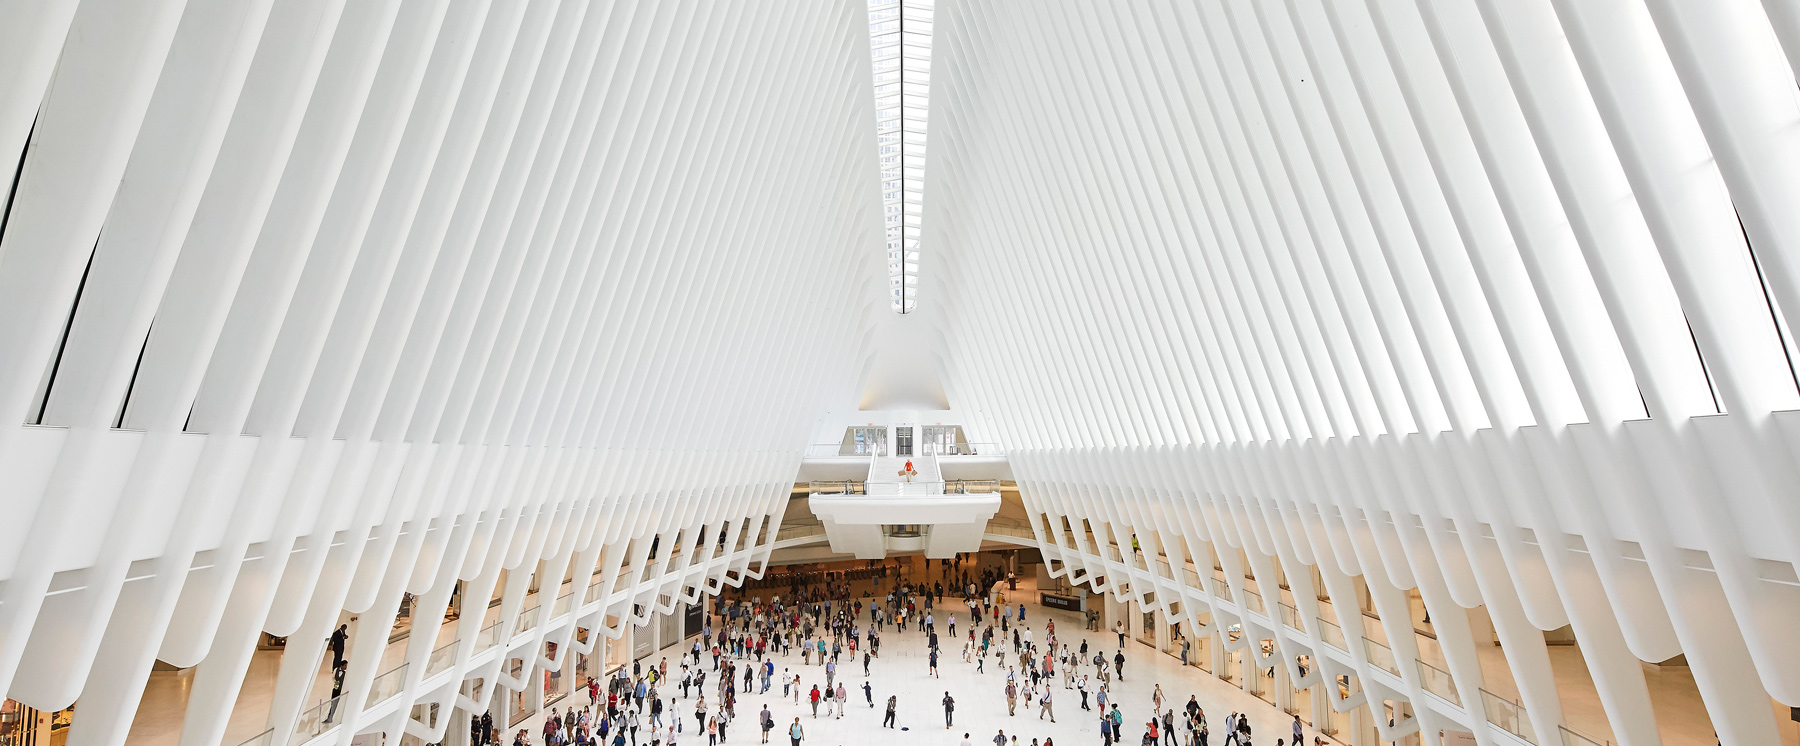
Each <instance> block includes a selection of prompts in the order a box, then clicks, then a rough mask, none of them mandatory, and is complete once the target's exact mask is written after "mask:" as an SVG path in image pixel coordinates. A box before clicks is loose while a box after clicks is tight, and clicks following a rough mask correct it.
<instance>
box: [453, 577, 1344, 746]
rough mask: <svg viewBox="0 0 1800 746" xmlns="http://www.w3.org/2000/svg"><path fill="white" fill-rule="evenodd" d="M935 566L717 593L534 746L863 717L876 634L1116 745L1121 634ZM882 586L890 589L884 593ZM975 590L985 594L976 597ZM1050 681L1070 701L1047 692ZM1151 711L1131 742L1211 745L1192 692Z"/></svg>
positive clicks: (1281, 744) (790, 733)
mask: <svg viewBox="0 0 1800 746" xmlns="http://www.w3.org/2000/svg"><path fill="white" fill-rule="evenodd" d="M938 564H939V566H940V567H939V573H937V575H938V577H936V578H935V579H934V578H932V577H931V576H932V573H931V571H930V562H929V561H928V562H927V564H926V568H927V570H926V577H925V578H920V579H913V578H908V577H906V575H905V573H903V572H900V571H899V568H893V569H894V571H893V572H892V573H891V574H890V572H889V570H890V568H889V566H887V565H885V564H882V565H871V566H870V567H869V568H866V569H860V568H859V569H857V570H851V571H849V572H851V573H854V574H855V575H856V576H857V577H854V578H852V577H846V576H845V575H844V574H842V573H840V572H835V571H833V572H827V571H819V572H804V573H791V574H789V577H788V578H787V580H788V581H789V582H788V583H786V584H785V586H786V587H785V590H786V594H785V595H783V596H775V597H772V598H769V599H767V600H764V599H763V598H762V597H761V596H750V591H753V590H756V589H740V591H739V592H738V593H735V594H732V596H731V598H729V599H725V598H721V599H719V601H718V603H717V606H716V609H715V611H716V613H715V614H712V615H709V616H708V618H707V621H706V623H705V625H704V628H703V629H702V630H701V635H700V638H699V639H698V640H696V641H695V642H694V644H693V646H692V647H691V648H689V649H688V650H687V651H686V655H683V656H682V657H681V658H679V659H678V660H677V662H676V663H675V664H674V665H675V667H674V669H673V670H671V664H670V662H669V661H668V659H667V658H663V659H661V660H659V661H658V662H657V663H656V664H655V665H646V664H645V663H644V661H642V660H640V661H637V662H635V663H633V664H632V665H631V666H630V667H629V668H625V667H621V668H620V669H619V670H618V671H617V672H616V674H615V675H613V676H611V677H608V682H607V684H606V686H605V690H606V691H605V694H604V696H602V694H601V691H600V690H601V685H600V684H599V683H598V682H596V681H594V680H593V679H591V678H590V679H589V680H588V681H587V683H586V686H585V689H586V693H587V695H588V703H587V704H586V705H585V706H581V707H580V708H579V709H577V708H576V707H573V706H571V707H569V708H568V709H567V710H566V711H563V712H558V711H557V710H556V709H554V708H553V709H552V710H551V711H550V712H549V713H547V717H546V718H545V720H544V724H543V730H542V738H543V741H542V743H543V746H571V745H573V746H639V744H640V743H647V746H676V744H677V742H678V741H680V742H682V743H686V744H698V743H699V742H700V739H701V738H702V737H704V739H705V743H706V746H719V744H722V743H726V742H727V740H728V739H727V733H728V732H731V731H733V730H735V727H734V724H735V721H736V720H737V718H738V711H737V705H738V699H739V696H740V695H771V694H772V693H773V691H774V690H775V688H776V687H779V688H780V694H779V696H780V697H781V698H783V699H790V700H791V701H792V703H793V704H795V705H802V706H803V707H805V708H806V709H803V710H802V712H803V713H810V715H811V717H812V718H814V719H817V718H820V717H824V718H828V719H841V718H843V717H844V715H845V713H846V711H847V710H848V709H849V707H850V706H851V705H850V698H851V692H852V691H853V690H855V689H861V694H862V698H863V700H864V704H865V705H866V706H867V707H868V708H869V709H874V708H875V707H876V701H877V694H876V692H875V687H874V684H873V683H871V682H872V681H876V680H878V679H871V678H870V676H871V673H872V671H871V664H872V662H873V661H876V660H879V659H880V657H881V643H882V636H883V635H884V634H887V633H890V632H891V633H894V634H904V633H917V634H921V635H923V636H924V642H925V650H926V655H925V657H926V671H925V673H926V675H927V676H933V677H938V676H941V673H940V669H941V667H942V666H945V665H946V661H945V658H946V655H947V653H946V650H947V645H946V643H948V646H960V648H961V658H962V662H963V664H964V665H967V666H973V667H974V673H976V674H978V675H987V674H989V673H990V672H989V671H988V670H987V667H988V666H989V665H993V666H994V668H995V670H994V671H993V672H992V673H993V674H995V675H996V676H997V683H996V685H995V688H996V689H997V690H998V693H999V695H1000V696H1001V697H1002V698H1003V699H1004V701H1005V704H1006V710H1007V714H1008V715H1009V716H1017V715H1018V714H1019V713H1018V710H1019V706H1020V705H1021V704H1023V705H1024V706H1025V708H1026V713H1025V714H1026V715H1030V714H1031V713H1030V710H1031V709H1032V708H1033V707H1035V708H1036V710H1037V716H1038V719H1039V720H1040V721H1042V720H1048V721H1049V722H1052V723H1054V722H1056V711H1055V708H1054V703H1055V700H1056V699H1057V698H1058V697H1071V698H1073V697H1079V708H1080V710H1081V711H1083V712H1084V713H1087V715H1086V716H1087V717H1097V718H1098V721H1099V722H1098V725H1099V733H1100V736H1101V739H1102V746H1117V744H1119V743H1121V742H1122V741H1123V740H1124V736H1125V733H1126V732H1127V731H1128V730H1131V729H1132V728H1130V727H1129V726H1127V724H1126V721H1125V715H1124V711H1123V710H1122V709H1121V708H1120V703H1119V702H1118V701H1116V698H1115V696H1114V695H1115V688H1116V684H1115V682H1123V681H1124V680H1125V664H1126V655H1125V645H1124V639H1125V636H1124V635H1123V634H1120V635H1119V640H1120V643H1119V646H1118V647H1117V648H1116V649H1115V650H1112V651H1105V650H1101V649H1098V648H1092V647H1090V645H1089V643H1088V641H1087V640H1085V639H1083V640H1081V641H1080V642H1079V644H1075V643H1072V642H1070V641H1066V640H1064V639H1061V638H1060V637H1059V636H1058V631H1057V625H1056V622H1055V621H1054V620H1052V619H1043V620H1041V622H1042V626H1041V630H1042V636H1041V637H1040V636H1039V635H1038V634H1037V629H1036V628H1035V627H1034V623H1035V622H1038V621H1039V620H1035V619H1030V618H1028V615H1029V612H1028V610H1027V608H1026V605H1025V604H1024V603H1012V604H1009V603H1008V602H1007V599H1006V598H1005V593H1006V591H1005V590H1004V589H1003V588H1002V587H997V586H1000V583H1001V581H1002V580H1003V579H1004V576H1003V575H1002V574H1001V573H1000V572H998V571H997V570H995V569H992V568H988V569H985V570H974V569H965V567H964V558H962V557H957V558H953V559H951V560H940V561H938ZM968 564H969V565H970V566H971V568H972V566H973V565H974V563H973V562H970V563H968ZM855 580H871V581H873V587H872V589H871V590H870V591H868V592H864V593H862V594H860V595H859V596H858V597H856V598H852V597H851V592H850V587H851V581H855ZM884 581H888V582H886V583H884ZM946 583H948V584H949V587H948V588H946ZM884 585H885V586H886V587H887V588H888V590H886V591H885V592H884V591H883V587H884ZM773 587H776V588H782V585H776V586H773ZM984 588H986V589H990V592H987V593H984V592H982V590H981V589H984ZM946 591H948V592H949V593H950V595H951V596H953V597H956V600H955V601H953V603H952V604H951V605H949V606H946V605H945V598H946ZM959 616H960V617H961V621H960V623H959ZM959 630H960V632H961V633H962V634H961V636H960V637H959V636H958V634H959ZM1120 630H1122V627H1121V628H1120ZM940 632H941V633H942V634H941V635H940ZM1109 653H1110V654H1109ZM990 659H991V662H990ZM778 661H779V663H778ZM859 664H860V667H861V669H862V673H863V675H864V680H863V681H862V683H861V685H860V686H847V685H846V683H847V682H846V681H844V679H845V678H847V675H848V674H847V672H844V671H843V670H842V668H841V667H842V666H845V665H849V666H852V667H853V668H854V667H856V666H858V665H859ZM813 667H817V669H816V670H812V669H813ZM778 669H779V673H778V672H777V670H778ZM796 669H809V670H812V672H811V673H808V674H807V675H808V676H810V677H813V678H815V679H817V680H815V681H813V682H812V683H811V684H807V683H805V682H804V679H803V676H802V673H801V672H800V671H799V670H796ZM1002 669H1003V670H1002ZM1058 684H1060V685H1061V687H1060V688H1061V689H1062V690H1064V691H1067V692H1071V693H1072V694H1061V695H1059V694H1056V693H1055V691H1056V690H1057V689H1058V686H1057V685H1058ZM677 690H679V691H677ZM683 703H686V704H685V705H684V704H683ZM939 704H940V705H941V707H942V709H943V713H944V728H945V729H946V730H952V729H954V728H955V712H956V698H955V697H954V696H952V694H951V692H950V691H948V690H946V691H944V693H943V697H942V699H941V700H940V702H939ZM1150 705H1151V714H1150V717H1149V718H1147V719H1146V720H1144V721H1143V723H1142V726H1141V731H1142V733H1141V736H1140V744H1141V746H1212V738H1213V734H1212V733H1211V731H1210V726H1209V723H1208V721H1207V716H1206V712H1205V710H1204V709H1202V708H1201V706H1200V704H1199V700H1198V698H1197V697H1196V696H1192V695H1190V696H1189V698H1188V701H1187V703H1186V704H1185V705H1184V706H1181V707H1179V708H1177V707H1175V706H1174V705H1172V704H1171V703H1169V702H1166V701H1165V698H1164V695H1163V692H1162V687H1161V686H1160V685H1157V686H1156V687H1155V690H1154V692H1153V694H1152V696H1151V702H1150ZM677 707H682V708H684V710H685V708H688V707H691V711H692V713H693V717H694V720H693V721H692V722H693V728H694V729H693V730H692V731H689V730H687V729H686V722H685V718H683V717H680V716H677V715H676V714H675V711H676V708H677ZM899 708H900V703H899V694H898V693H887V695H886V696H885V698H883V702H882V715H883V718H882V726H881V727H884V728H893V727H896V715H897V711H898V710H899ZM821 710H822V712H821ZM751 714H754V715H755V723H756V725H757V726H758V730H759V731H760V737H761V742H762V743H768V741H769V738H770V733H771V732H772V731H773V730H774V729H775V728H776V727H781V728H782V730H783V731H784V732H785V734H786V735H787V737H788V738H789V740H790V742H791V746H801V743H802V741H803V740H804V739H805V738H806V736H805V727H804V724H803V723H802V719H801V717H800V716H796V717H795V718H794V719H793V722H791V723H785V724H778V723H776V722H775V717H774V715H773V714H772V713H771V711H770V710H769V708H768V705H767V704H764V705H763V707H762V709H761V711H760V712H755V713H751ZM1249 721H1250V719H1249V717H1247V716H1245V715H1243V714H1240V713H1235V712H1234V713H1232V714H1231V715H1229V716H1227V717H1226V718H1225V720H1224V721H1223V722H1222V723H1221V725H1222V727H1223V731H1222V733H1223V734H1224V735H1223V737H1222V738H1220V740H1219V743H1220V744H1222V745H1223V746H1251V744H1252V740H1251V739H1252V735H1253V733H1252V730H1251V726H1250V722H1249ZM471 730H472V733H474V734H475V736H476V737H475V738H474V743H476V744H478V745H480V744H487V743H491V742H492V733H493V730H492V723H491V720H490V719H488V718H487V717H486V716H483V718H481V719H478V720H476V721H474V722H473V723H472V725H471ZM1284 735H1287V734H1284ZM1291 737H1292V740H1287V739H1285V738H1282V739H1277V740H1276V741H1275V744H1276V746H1299V744H1301V743H1302V740H1301V739H1302V723H1301V721H1300V719H1299V717H1298V716H1296V717H1295V718H1294V721H1293V731H1292V733H1291ZM968 739H969V734H967V733H964V734H963V741H962V744H963V746H971V745H970V744H969V740H968ZM993 741H994V743H995V746H1026V743H1028V744H1030V746H1053V744H1052V742H1051V739H1050V738H1049V737H1045V738H1043V739H1042V741H1041V743H1040V741H1039V739H1037V738H1032V739H1030V740H1029V741H1028V742H1026V743H1021V742H1020V741H1019V737H1018V736H1017V735H1011V736H1009V735H1006V734H1005V733H1004V732H1001V733H999V734H997V735H995V736H994V738H993ZM1322 743H1323V739H1321V738H1318V737H1315V738H1314V739H1313V744H1314V746H1319V744H1322ZM513 746H535V742H534V741H533V739H532V738H531V734H530V733H529V732H528V731H525V730H521V731H519V732H518V733H517V734H516V735H515V737H514V739H513Z"/></svg>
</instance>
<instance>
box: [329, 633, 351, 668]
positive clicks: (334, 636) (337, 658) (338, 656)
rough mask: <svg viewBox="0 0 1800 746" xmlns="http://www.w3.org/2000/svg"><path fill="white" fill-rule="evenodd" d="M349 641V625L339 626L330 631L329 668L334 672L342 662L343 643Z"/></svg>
mask: <svg viewBox="0 0 1800 746" xmlns="http://www.w3.org/2000/svg"><path fill="white" fill-rule="evenodd" d="M349 639H350V625H349V624H340V625H338V628H337V629H335V630H332V631H331V668H332V669H333V670H336V669H337V667H338V666H339V665H341V664H342V663H343V662H344V643H345V642H346V641H347V640H349Z"/></svg>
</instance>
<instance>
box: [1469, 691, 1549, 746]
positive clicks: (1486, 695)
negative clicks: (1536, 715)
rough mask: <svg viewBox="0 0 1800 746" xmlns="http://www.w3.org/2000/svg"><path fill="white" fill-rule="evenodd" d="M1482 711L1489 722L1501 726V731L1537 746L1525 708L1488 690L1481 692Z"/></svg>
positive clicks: (1535, 736) (1529, 717)
mask: <svg viewBox="0 0 1800 746" xmlns="http://www.w3.org/2000/svg"><path fill="white" fill-rule="evenodd" d="M1481 710H1482V714H1484V715H1486V716H1487V721H1488V722H1490V723H1493V724H1494V725H1497V726H1500V729H1501V730H1503V731H1506V732H1508V733H1511V734H1513V735H1515V736H1518V737H1520V738H1523V739H1525V740H1526V741H1527V742H1529V743H1532V744H1536V743H1537V735H1536V733H1534V732H1533V731H1532V728H1531V716H1530V715H1529V714H1528V713H1526V712H1525V706H1524V705H1521V704H1519V703H1517V702H1514V701H1512V700H1509V699H1506V698H1505V697H1502V696H1500V695H1498V694H1495V693H1493V692H1490V691H1488V690H1486V689H1483V690H1481Z"/></svg>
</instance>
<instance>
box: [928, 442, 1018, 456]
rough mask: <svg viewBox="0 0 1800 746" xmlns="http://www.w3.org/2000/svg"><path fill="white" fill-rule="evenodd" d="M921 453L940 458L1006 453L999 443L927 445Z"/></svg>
mask: <svg viewBox="0 0 1800 746" xmlns="http://www.w3.org/2000/svg"><path fill="white" fill-rule="evenodd" d="M919 452H920V453H935V454H938V455H940V456H999V455H1001V454H1004V453H1005V452H1006V451H1005V450H1003V449H1002V448H1000V444H999V443H956V444H954V445H948V446H946V445H939V444H936V443H927V444H925V445H924V446H923V447H922V448H921V450H920V451H919Z"/></svg>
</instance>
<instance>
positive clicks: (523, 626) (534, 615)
mask: <svg viewBox="0 0 1800 746" xmlns="http://www.w3.org/2000/svg"><path fill="white" fill-rule="evenodd" d="M537 623H538V605H537V604H532V605H531V608H529V609H526V610H524V611H521V612H519V626H518V628H517V629H515V630H513V633H514V634H518V633H520V632H529V631H531V629H532V628H534V627H536V626H537Z"/></svg>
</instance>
